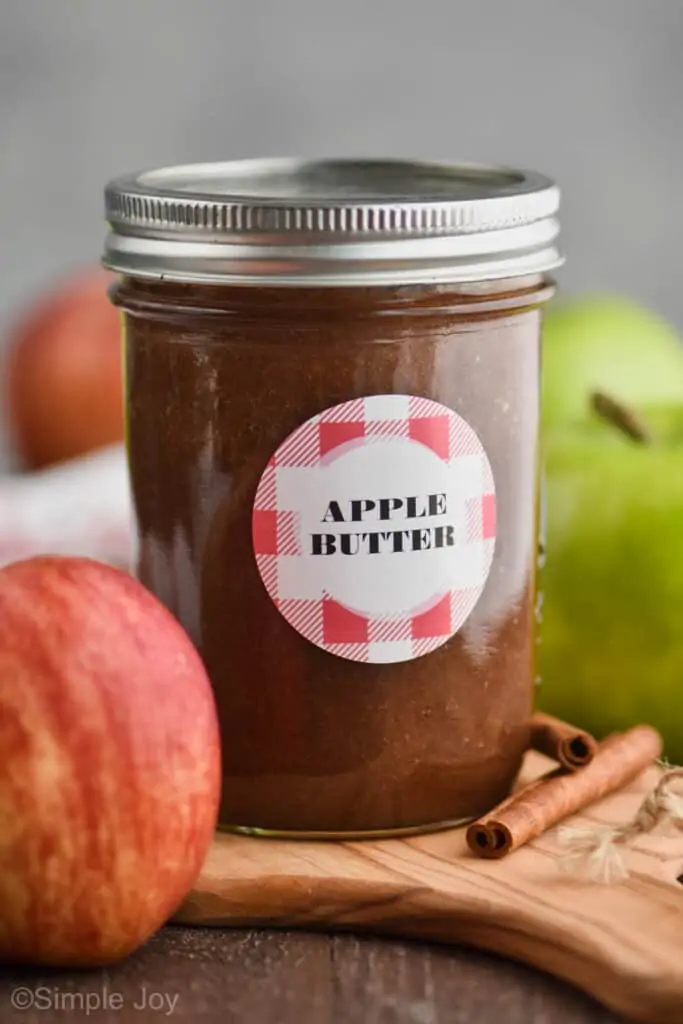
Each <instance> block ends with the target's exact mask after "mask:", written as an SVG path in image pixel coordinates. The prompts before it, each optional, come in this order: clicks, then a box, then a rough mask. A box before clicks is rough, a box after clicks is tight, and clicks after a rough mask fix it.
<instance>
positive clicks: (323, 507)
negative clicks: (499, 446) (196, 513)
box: [253, 395, 496, 662]
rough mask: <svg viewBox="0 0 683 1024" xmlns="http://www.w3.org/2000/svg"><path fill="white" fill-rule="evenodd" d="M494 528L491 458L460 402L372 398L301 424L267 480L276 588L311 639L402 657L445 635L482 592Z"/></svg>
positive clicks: (390, 658) (264, 490) (257, 536)
mask: <svg viewBox="0 0 683 1024" xmlns="http://www.w3.org/2000/svg"><path fill="white" fill-rule="evenodd" d="M495 536H496V498H495V489H494V483H493V475H492V472H491V466H490V464H489V460H488V458H487V456H486V452H485V451H484V449H483V447H482V444H481V442H480V440H479V438H478V437H477V435H476V434H475V432H474V430H473V429H472V428H471V427H470V426H469V424H467V423H466V422H465V421H464V420H463V419H462V418H461V417H460V416H458V415H457V413H455V412H453V410H452V409H448V408H447V407H446V406H444V405H440V404H438V403H437V402H432V401H430V400H429V399H425V398H415V397H412V396H409V395H373V396H372V397H370V398H358V399H354V400H353V401H350V402H344V403H343V404H342V405H337V406H334V407H333V408H332V409H327V410H325V412H323V413H320V415H318V416H314V417H313V418H312V419H310V420H308V421H307V422H306V423H304V424H302V426H300V427H299V428H298V429H297V430H295V431H294V432H293V433H292V434H290V436H289V437H287V438H286V439H285V440H284V441H283V442H282V444H281V445H280V447H279V448H278V449H277V451H276V452H275V454H274V455H273V457H272V458H271V460H270V462H269V463H268V465H267V467H266V469H265V471H264V473H263V476H262V477H261V481H260V483H259V486H258V489H257V492H256V500H255V502H254V513H253V539H254V551H255V554H256V561H257V564H258V568H259V572H260V573H261V578H262V580H263V582H264V585H265V587H266V589H267V591H268V593H269V594H270V596H271V598H272V599H273V601H274V602H275V605H276V606H277V608H278V609H279V610H280V612H281V613H282V615H283V616H284V617H285V619H286V620H287V621H288V622H289V623H290V625H292V626H293V627H294V628H295V629H296V630H298V631H299V633H301V634H302V635H303V636H305V637H306V639H308V640H310V641H311V642H312V643H314V644H317V646H318V647H322V648H324V649H325V650H326V651H330V652H331V653H333V654H337V655H339V657H341V658H350V659H351V660H353V661H367V662H397V661H408V660H410V659H412V658H418V657H420V656H421V655H423V654H427V653H428V652H429V651H433V650H435V649H436V648H437V647H440V646H441V645H442V644H444V643H445V642H446V641H447V640H448V639H449V638H450V637H451V636H453V634H454V633H456V632H457V631H458V630H459V629H460V627H461V626H462V625H463V623H464V622H465V620H466V619H467V618H468V616H469V615H470V613H471V612H472V609H473V608H474V606H475V604H476V603H477V601H478V600H479V597H480V596H481V593H482V591H483V589H484V585H485V583H486V580H487V577H488V574H489V571H490V569H491V561H492V559H493V549H494V545H495Z"/></svg>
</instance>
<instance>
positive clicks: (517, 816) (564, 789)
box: [467, 725, 662, 858]
mask: <svg viewBox="0 0 683 1024" xmlns="http://www.w3.org/2000/svg"><path fill="white" fill-rule="evenodd" d="M661 753H662V738H661V736H660V735H659V733H658V732H657V731H656V730H655V729H652V728H651V727H650V726H649V725H638V726H636V727H635V728H634V729H630V730H629V731H628V732H625V733H616V734H615V735H613V736H609V737H608V738H607V739H606V740H605V741H604V742H603V743H601V744H600V745H599V746H598V749H597V752H596V754H595V757H594V758H593V760H592V761H591V763H590V764H588V765H586V766H585V767H584V768H579V769H577V770H576V771H574V772H567V771H565V770H564V769H563V768H558V769H555V770H554V771H552V772H549V773H548V774H547V775H544V776H543V777H542V778H540V779H536V780H535V781H534V782H531V783H529V785H527V786H524V787H523V788H522V789H520V790H519V791H518V792H517V793H513V794H512V796H510V797H508V799H507V800H504V801H503V803H502V804H500V805H499V806H498V807H496V808H495V809H494V810H492V811H491V812H490V814H487V815H486V816H485V817H483V818H480V819H479V821H476V822H474V824H472V825H470V827H469V828H468V830H467V844H468V846H469V848H470V850H471V851H472V853H474V854H476V856H478V857H486V858H499V857H505V856H506V855H507V854H508V853H511V852H512V851H513V850H516V849H518V848H519V847H520V846H524V844H525V843H528V842H529V841H530V840H531V839H535V838H536V836H539V835H541V834H542V833H543V832H545V831H546V830H547V829H549V828H552V826H553V825H556V824H557V823H558V822H560V821H562V820H563V819H564V818H567V817H569V815H571V814H575V813H576V812H577V811H580V810H581V809H582V808H584V807H587V806H588V805H589V804H592V803H595V802H596V800H600V799H601V798H602V797H604V796H607V794H608V793H613V792H615V790H617V789H619V788H620V787H621V786H623V785H625V784H626V783H627V782H630V781H631V780H632V779H634V778H635V777H636V776H637V775H639V774H640V772H641V771H643V769H645V768H647V767H648V765H650V764H652V763H653V762H654V761H656V760H657V758H658V757H660V755H661Z"/></svg>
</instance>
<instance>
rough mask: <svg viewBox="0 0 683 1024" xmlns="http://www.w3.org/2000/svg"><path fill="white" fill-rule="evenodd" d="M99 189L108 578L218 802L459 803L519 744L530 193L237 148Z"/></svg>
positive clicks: (525, 692) (290, 814)
mask: <svg viewBox="0 0 683 1024" xmlns="http://www.w3.org/2000/svg"><path fill="white" fill-rule="evenodd" d="M107 205H108V218H109V221H110V224H111V233H110V236H109V240H108V244H107V251H106V257H105V263H106V265H107V266H109V267H110V268H112V269H114V270H116V271H117V272H118V273H119V275H120V279H119V283H118V284H117V285H116V286H115V287H114V289H113V292H112V294H113V299H114V301H115V302H116V303H117V304H118V305H119V306H120V307H121V308H122V309H123V311H124V324H125V341H126V344H125V353H126V355H125V365H126V391H127V428H128V452H129V461H130V469H131V475H132V485H133V494H134V502H135V513H136V519H137V528H138V537H139V558H138V565H137V571H138V575H139V577H140V579H141V580H142V582H143V583H144V584H145V585H146V586H147V587H149V588H150V589H151V590H152V591H153V592H154V593H155V594H156V595H157V596H158V597H159V598H160V599H161V600H162V601H163V602H164V603H165V604H166V605H167V606H168V607H169V608H170V610H171V611H172V612H173V613H174V614H175V615H176V616H177V618H178V619H179V620H180V622H181V623H182V624H183V626H184V627H185V628H186V629H187V631H188V633H189V634H190V636H191V637H192V639H193V640H194V642H195V644H196V645H197V647H198V649H199V651H200V652H201V654H202V657H203V659H204V661H205V664H206V666H207V670H208V672H209V675H210V678H211V680H212V684H213V688H214V692H215V696H216V703H217V707H218V713H219V718H220V723H221V733H222V749H223V775H224V784H223V797H222V804H221V812H220V824H221V825H222V826H225V827H228V828H233V829H238V830H241V831H246V832H251V833H257V834H258V833H266V834H293V835H318V836H329V837H333V836H345V837H348V836H349V835H354V836H363V835H373V834H374V835H376V834H378V833H379V834H401V833H406V832H411V831H421V830H426V829H430V828H435V827H441V826H444V825H446V824H454V823H462V822H464V821H466V820H470V819H472V818H473V817H475V816H478V815H480V814H482V813H484V812H485V811H486V810H488V809H490V808H491V807H492V806H493V805H494V804H495V803H496V802H497V801H499V800H500V799H502V798H503V797H504V796H505V795H506V794H507V793H508V792H509V790H510V787H511V784H512V782H513V780H514V777H515V775H516V773H517V771H518V769H519V766H520V762H521V759H522V756H523V753H524V751H525V749H526V748H527V745H528V722H529V716H530V713H531V708H532V695H533V684H534V647H535V618H536V616H535V577H536V553H537V534H538V488H537V479H538V475H537V470H538V465H537V464H538V450H537V436H538V406H539V338H540V326H541V309H542V306H543V303H544V302H545V301H546V300H547V299H548V297H549V296H550V294H551V293H552V288H553V284H552V281H551V279H550V278H549V276H548V274H549V272H550V271H551V270H552V269H553V268H554V267H556V266H558V265H559V263H560V257H559V255H558V252H557V249H556V248H555V238H556V235H557V223H556V220H555V218H554V214H555V212H556V210H557V206H558V192H557V189H556V187H555V186H554V185H553V184H552V183H551V182H548V181H547V180H546V179H543V178H540V177H539V176H536V175H530V174H523V173H521V172H514V171H507V170H497V169H490V168H486V169H484V168H474V167H470V166H465V167H461V166H450V165H425V164H415V163H405V162H398V161H397V162H381V163H377V162H368V161H365V162H363V161H361V162H357V161H335V162H314V163H305V164H302V163H296V162H289V161H258V162H253V161H252V162H235V163H230V164H222V165H202V166H196V167H184V168H175V169H174V168H171V169H167V170H163V171H156V172H150V173H147V174H143V175H139V176H135V177H130V178H125V179H119V180H118V181H116V182H114V183H113V184H112V185H111V186H110V187H109V189H108V192H107ZM188 728H191V723H188Z"/></svg>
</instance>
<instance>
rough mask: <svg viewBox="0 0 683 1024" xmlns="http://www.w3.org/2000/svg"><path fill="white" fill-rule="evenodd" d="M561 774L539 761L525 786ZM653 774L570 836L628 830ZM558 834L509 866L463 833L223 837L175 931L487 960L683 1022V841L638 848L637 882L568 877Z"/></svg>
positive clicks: (642, 1015)
mask: <svg viewBox="0 0 683 1024" xmlns="http://www.w3.org/2000/svg"><path fill="white" fill-rule="evenodd" d="M549 765H550V762H547V761H546V760H545V759H544V758H542V757H541V756H540V755H537V754H529V755H528V758H527V761H526V763H525V766H524V771H523V773H522V781H525V780H527V779H528V778H531V777H534V776H536V775H538V774H540V773H541V772H543V771H546V770H547V769H548V767H549ZM657 771H658V770H657V769H655V768H653V769H651V770H649V771H648V772H645V773H644V774H643V775H642V776H641V777H640V778H639V779H638V780H637V781H636V782H634V783H633V784H631V785H630V786H628V787H626V788H625V789H623V790H622V791H620V792H619V793H617V794H614V795H613V796H611V797H608V798H606V799H604V800H602V801H600V802H599V803H596V804H594V805H592V806H591V807H590V808H588V809H587V810H586V811H585V812H584V813H582V814H581V815H577V816H576V817H574V818H572V819H570V820H571V823H572V824H589V823H590V824H595V823H599V822H604V823H609V824H617V823H622V822H624V821H627V820H629V819H630V818H631V817H632V816H633V814H634V813H635V811H636V810H637V808H638V806H639V804H640V802H641V800H642V799H643V796H644V795H645V793H646V792H647V791H648V790H649V789H651V788H652V786H653V785H654V783H655V782H656V780H657ZM562 856H563V854H562V851H561V849H560V848H559V847H558V844H557V842H556V839H555V837H554V834H553V833H552V832H550V833H548V834H546V835H545V836H542V837H541V838H540V839H537V840H536V841H535V842H533V843H532V844H530V845H529V846H527V847H525V848H523V849H521V850H518V851H517V852H516V853H513V854H511V855H510V856H509V857H508V858H506V859H504V860H501V861H483V860H478V859H476V858H475V857H473V856H472V855H471V854H470V853H469V852H468V850H467V847H466V844H465V835H464V830H463V829H454V830H449V831H446V832H439V833H433V834H431V835H428V836H419V837H410V838H406V839H391V840H381V841H376V840H365V841H363V842H348V843H340V842H334V843H333V842H310V841H303V840H300V841H282V840H275V839H252V838H246V837H241V836H233V835H227V834H219V835H217V836H216V839H215V841H214V843H213V846H212V848H211V850H210V852H209V855H208V858H207V860H206V863H205V865H204V869H203V871H202V874H201V876H200V878H199V880H198V882H197V885H196V886H195V888H194V890H193V891H192V893H191V894H190V896H189V897H188V898H187V900H186V901H185V903H184V904H183V906H182V907H181V909H180V911H179V913H178V914H177V916H176V918H175V920H176V921H177V922H178V923H183V924H195V925H215V926H223V927H225V926H247V925H249V926H259V927H278V928H292V927H301V928H309V929H310V928H322V929H329V930H334V929H352V930H354V931H369V932H374V933H376V934H379V933H383V934H392V935H401V936H407V937H414V938H420V939H427V940H435V941H438V942H450V943H458V944H464V945H471V946H477V947H479V948H481V949H485V950H490V951H492V952H496V953H501V954H503V955H505V956H509V957H511V958H513V959H516V960H522V961H525V962H526V963H529V964H532V965H533V966H534V967H537V968H540V969H541V970H545V971H548V972H550V973H551V974H555V975H557V976H558V977H560V978H564V979H566V980H568V981H570V982H572V983H574V984H575V985H577V986H578V987H580V988H582V989H584V990H585V991H586V992H588V993H590V994H591V995H593V996H594V997H595V998H596V999H598V1000H599V1001H601V1002H602V1003H604V1004H605V1005H606V1006H609V1007H610V1008H612V1009H614V1010H617V1011H618V1012H620V1013H622V1014H624V1015H625V1016H626V1017H628V1018H630V1019H632V1020H634V1021H647V1022H653V1024H659V1022H662V1024H674V1022H683V884H681V883H680V882H678V881H677V879H678V877H679V876H681V875H683V834H681V833H680V832H674V833H667V834H665V835H657V836H648V837H642V838H640V839H638V840H637V841H636V842H635V843H634V844H632V845H631V846H630V847H629V849H628V852H627V854H626V861H627V864H628V867H629V870H630V875H629V877H628V878H627V879H626V880H625V881H623V882H620V883H618V884H616V885H611V886H605V885H600V884H596V883H591V882H587V881H585V880H584V879H582V878H576V877H573V876H571V875H568V874H567V873H566V871H563V870H562V865H561V858H562Z"/></svg>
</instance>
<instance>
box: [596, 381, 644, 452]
mask: <svg viewBox="0 0 683 1024" xmlns="http://www.w3.org/2000/svg"><path fill="white" fill-rule="evenodd" d="M591 408H592V409H593V412H595V413H597V415H598V416H599V417H600V418H601V419H603V420H605V421H606V422H607V423H610V424H611V425H612V426H613V427H616V428H617V430H620V431H621V432H622V434H624V435H625V436H626V437H629V438H630V439H631V440H632V441H637V442H638V443H639V444H651V443H652V433H651V431H650V429H649V427H648V426H647V424H646V423H644V422H643V420H642V418H641V417H640V416H639V415H638V413H637V412H636V411H635V409H631V408H630V407H629V406H628V405H624V404H623V402H619V401H617V399H616V398H613V397H612V395H608V394H606V393H605V392H604V391H594V392H593V394H592V395H591Z"/></svg>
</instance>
